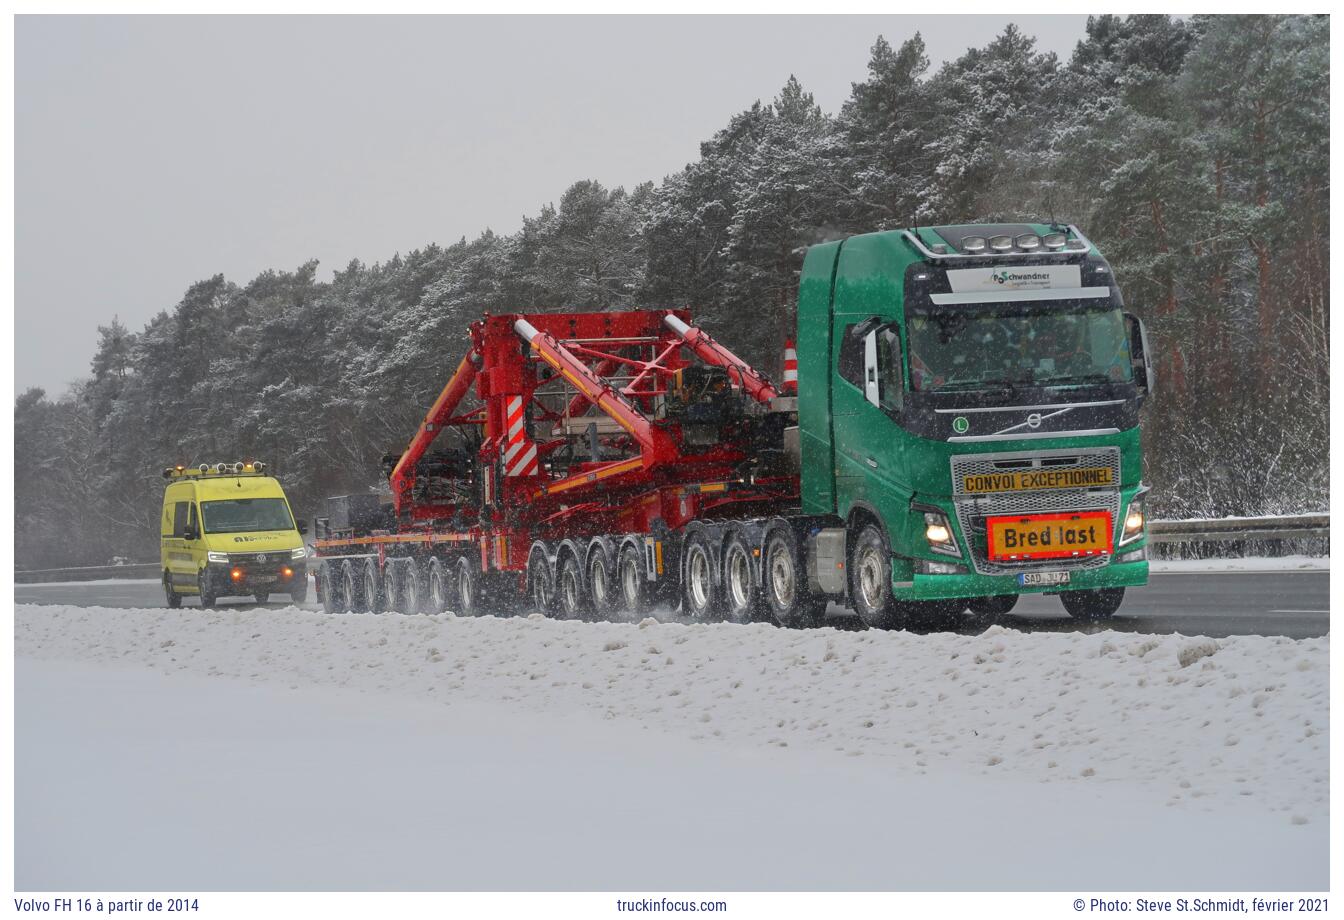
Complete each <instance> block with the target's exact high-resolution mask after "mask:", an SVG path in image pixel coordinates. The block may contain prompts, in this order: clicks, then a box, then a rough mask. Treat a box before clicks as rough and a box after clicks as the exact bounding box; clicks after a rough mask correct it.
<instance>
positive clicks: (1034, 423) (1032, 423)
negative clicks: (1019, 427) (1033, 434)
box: [1027, 412, 1041, 430]
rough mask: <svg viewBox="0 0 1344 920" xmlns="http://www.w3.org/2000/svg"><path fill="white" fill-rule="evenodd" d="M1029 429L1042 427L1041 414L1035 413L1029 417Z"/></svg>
mask: <svg viewBox="0 0 1344 920" xmlns="http://www.w3.org/2000/svg"><path fill="white" fill-rule="evenodd" d="M1027 427H1028V428H1031V429H1033V430H1035V429H1037V428H1040V427H1041V413H1039V412H1033V413H1031V415H1028V416H1027Z"/></svg>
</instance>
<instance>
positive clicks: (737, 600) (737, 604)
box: [723, 530, 761, 623]
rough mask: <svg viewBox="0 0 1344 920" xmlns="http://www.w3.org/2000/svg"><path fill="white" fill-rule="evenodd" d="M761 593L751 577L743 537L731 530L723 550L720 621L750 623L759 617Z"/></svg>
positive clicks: (749, 554)
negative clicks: (721, 616) (722, 619)
mask: <svg viewBox="0 0 1344 920" xmlns="http://www.w3.org/2000/svg"><path fill="white" fill-rule="evenodd" d="M760 608H761V591H760V586H759V585H758V584H756V578H755V576H754V575H753V574H752V564H751V548H750V547H749V546H748V544H747V537H746V534H744V533H742V531H740V530H734V531H733V532H732V533H731V534H729V535H728V540H727V542H726V543H725V544H724V547H723V618H724V619H725V620H728V621H729V622H730V623H752V622H755V621H756V619H757V618H758V617H759V616H760Z"/></svg>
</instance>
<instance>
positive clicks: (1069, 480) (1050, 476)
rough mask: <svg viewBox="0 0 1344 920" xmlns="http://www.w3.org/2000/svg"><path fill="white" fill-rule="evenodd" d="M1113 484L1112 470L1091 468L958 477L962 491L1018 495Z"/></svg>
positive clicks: (1017, 471)
mask: <svg viewBox="0 0 1344 920" xmlns="http://www.w3.org/2000/svg"><path fill="white" fill-rule="evenodd" d="M1114 483H1115V470H1113V469H1111V468H1110V467H1109V466H1094V467H1088V468H1086V469H1081V470H1014V471H1012V472H1010V473H976V474H975V475H972V476H963V477H962V490H963V491H965V492H1020V491H1025V490H1027V489H1087V488H1090V487H1092V486H1109V485H1113V484H1114Z"/></svg>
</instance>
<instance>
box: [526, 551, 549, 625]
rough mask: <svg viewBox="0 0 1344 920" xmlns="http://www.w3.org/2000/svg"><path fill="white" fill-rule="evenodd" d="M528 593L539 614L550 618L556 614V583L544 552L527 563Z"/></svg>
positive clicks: (538, 553) (535, 554)
mask: <svg viewBox="0 0 1344 920" xmlns="http://www.w3.org/2000/svg"><path fill="white" fill-rule="evenodd" d="M527 591H528V594H530V595H531V597H532V607H533V609H535V610H536V612H537V613H539V614H541V615H542V616H544V617H549V616H552V615H554V613H555V581H554V580H553V579H552V578H551V566H550V563H549V562H548V561H547V559H546V554H545V552H544V551H541V550H537V551H534V552H533V553H532V558H531V559H529V560H528V562H527Z"/></svg>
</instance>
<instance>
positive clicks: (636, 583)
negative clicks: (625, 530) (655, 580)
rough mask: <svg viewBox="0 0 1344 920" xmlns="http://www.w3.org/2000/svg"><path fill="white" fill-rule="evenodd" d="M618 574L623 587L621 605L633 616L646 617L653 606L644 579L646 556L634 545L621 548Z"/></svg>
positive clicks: (647, 585)
mask: <svg viewBox="0 0 1344 920" xmlns="http://www.w3.org/2000/svg"><path fill="white" fill-rule="evenodd" d="M617 574H618V575H619V579H620V586H621V605H622V606H623V607H624V608H625V609H626V610H627V611H628V612H629V613H630V614H631V615H632V616H637V617H642V616H645V615H647V614H648V613H649V611H650V609H651V608H652V606H653V603H652V599H651V598H650V596H649V584H648V582H647V581H646V580H645V579H644V554H643V553H641V552H640V551H639V549H638V548H636V547H635V546H634V545H633V544H630V543H627V544H626V545H625V546H622V547H621V555H620V561H619V563H618V566H617Z"/></svg>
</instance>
